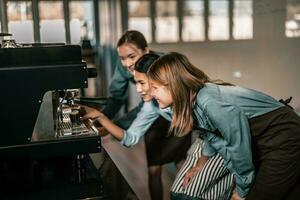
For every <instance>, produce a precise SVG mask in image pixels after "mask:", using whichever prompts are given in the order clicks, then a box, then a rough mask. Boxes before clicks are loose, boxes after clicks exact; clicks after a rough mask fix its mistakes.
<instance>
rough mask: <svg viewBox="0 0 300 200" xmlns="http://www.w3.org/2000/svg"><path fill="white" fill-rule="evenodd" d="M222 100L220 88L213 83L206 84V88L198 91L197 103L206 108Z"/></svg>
mask: <svg viewBox="0 0 300 200" xmlns="http://www.w3.org/2000/svg"><path fill="white" fill-rule="evenodd" d="M221 98H222V96H221V94H220V88H219V86H218V85H216V84H213V83H206V84H205V85H204V87H203V88H201V89H200V90H199V91H198V93H197V97H196V103H197V104H199V105H202V106H203V107H205V106H207V105H208V104H211V103H213V102H216V101H220V100H221Z"/></svg>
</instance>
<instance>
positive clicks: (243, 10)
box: [233, 0, 253, 40]
mask: <svg viewBox="0 0 300 200" xmlns="http://www.w3.org/2000/svg"><path fill="white" fill-rule="evenodd" d="M233 38H234V39H237V40H238V39H251V38H253V5H252V0H235V1H234V9H233Z"/></svg>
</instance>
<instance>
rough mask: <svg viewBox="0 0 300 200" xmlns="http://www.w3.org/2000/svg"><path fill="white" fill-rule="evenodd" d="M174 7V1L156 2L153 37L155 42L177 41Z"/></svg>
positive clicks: (176, 22)
mask: <svg viewBox="0 0 300 200" xmlns="http://www.w3.org/2000/svg"><path fill="white" fill-rule="evenodd" d="M176 7H177V3H176V1H174V0H170V1H167V0H166V1H159V0H158V1H156V18H155V23H156V32H155V37H156V41H157V42H177V41H178V39H179V36H178V18H177V12H176V9H177V8H176Z"/></svg>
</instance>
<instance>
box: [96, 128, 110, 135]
mask: <svg viewBox="0 0 300 200" xmlns="http://www.w3.org/2000/svg"><path fill="white" fill-rule="evenodd" d="M98 131H99V135H100V136H102V137H103V136H106V135H108V134H109V132H108V130H106V129H105V128H104V127H100V128H98Z"/></svg>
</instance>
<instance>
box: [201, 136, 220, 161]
mask: <svg viewBox="0 0 300 200" xmlns="http://www.w3.org/2000/svg"><path fill="white" fill-rule="evenodd" d="M203 141H204V143H203V148H202V154H203V155H204V156H208V157H211V156H213V155H215V154H216V153H217V151H216V149H214V148H213V147H212V146H211V145H210V143H209V142H208V140H207V138H204V139H203Z"/></svg>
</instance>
